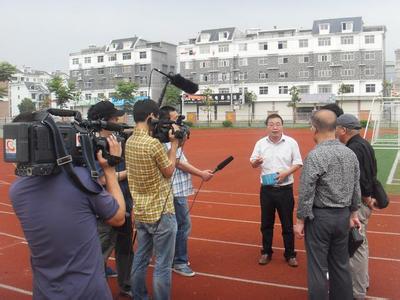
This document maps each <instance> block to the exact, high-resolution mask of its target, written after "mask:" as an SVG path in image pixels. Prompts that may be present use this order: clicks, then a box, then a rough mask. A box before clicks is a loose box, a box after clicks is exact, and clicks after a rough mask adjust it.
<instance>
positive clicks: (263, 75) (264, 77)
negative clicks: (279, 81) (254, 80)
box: [258, 72, 268, 79]
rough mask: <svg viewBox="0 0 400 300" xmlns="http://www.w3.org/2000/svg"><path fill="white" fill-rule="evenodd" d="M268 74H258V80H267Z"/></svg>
mask: <svg viewBox="0 0 400 300" xmlns="http://www.w3.org/2000/svg"><path fill="white" fill-rule="evenodd" d="M267 78H268V74H267V73H266V72H259V73H258V79H267Z"/></svg>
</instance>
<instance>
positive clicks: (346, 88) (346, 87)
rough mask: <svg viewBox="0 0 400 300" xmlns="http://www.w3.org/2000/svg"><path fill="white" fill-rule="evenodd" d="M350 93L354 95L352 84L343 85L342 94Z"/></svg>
mask: <svg viewBox="0 0 400 300" xmlns="http://www.w3.org/2000/svg"><path fill="white" fill-rule="evenodd" d="M351 93H354V84H345V85H343V94H351Z"/></svg>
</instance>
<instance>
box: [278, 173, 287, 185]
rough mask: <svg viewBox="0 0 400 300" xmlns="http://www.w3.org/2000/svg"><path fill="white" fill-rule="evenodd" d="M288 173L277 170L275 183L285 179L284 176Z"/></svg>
mask: <svg viewBox="0 0 400 300" xmlns="http://www.w3.org/2000/svg"><path fill="white" fill-rule="evenodd" d="M288 176H289V174H288V173H287V172H285V171H279V172H278V173H277V175H276V181H277V183H282V182H283V181H285V179H286V177H288Z"/></svg>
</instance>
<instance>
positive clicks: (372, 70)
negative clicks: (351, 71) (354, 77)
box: [364, 67, 375, 76]
mask: <svg viewBox="0 0 400 300" xmlns="http://www.w3.org/2000/svg"><path fill="white" fill-rule="evenodd" d="M364 74H365V76H374V75H375V67H366V68H365V70H364Z"/></svg>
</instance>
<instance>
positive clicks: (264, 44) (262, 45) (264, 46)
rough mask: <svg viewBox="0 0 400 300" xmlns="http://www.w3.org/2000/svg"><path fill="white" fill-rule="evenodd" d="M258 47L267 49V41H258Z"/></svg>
mask: <svg viewBox="0 0 400 300" xmlns="http://www.w3.org/2000/svg"><path fill="white" fill-rule="evenodd" d="M258 49H259V50H268V43H267V42H265V43H258Z"/></svg>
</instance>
